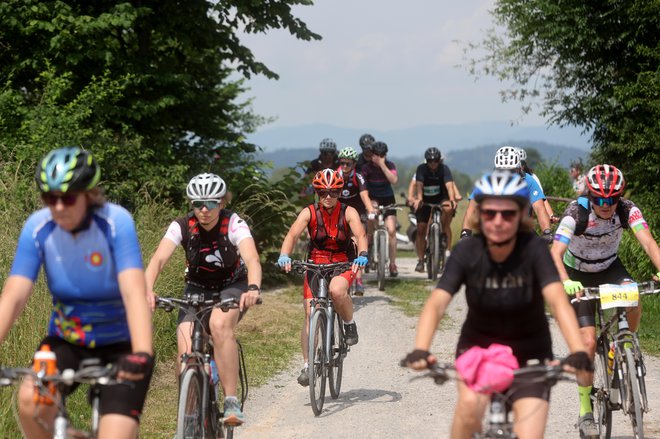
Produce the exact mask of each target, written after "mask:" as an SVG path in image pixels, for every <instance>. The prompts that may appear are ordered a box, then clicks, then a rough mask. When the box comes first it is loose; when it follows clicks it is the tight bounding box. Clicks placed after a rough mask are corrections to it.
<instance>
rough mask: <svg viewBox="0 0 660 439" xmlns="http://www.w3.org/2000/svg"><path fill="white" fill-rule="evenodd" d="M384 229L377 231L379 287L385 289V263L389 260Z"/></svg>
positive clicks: (381, 289)
mask: <svg viewBox="0 0 660 439" xmlns="http://www.w3.org/2000/svg"><path fill="white" fill-rule="evenodd" d="M385 233H386V232H385V231H384V230H378V231H377V232H376V238H375V239H376V252H377V253H378V267H377V276H378V289H379V290H380V291H385V263H386V262H387V241H386V237H385Z"/></svg>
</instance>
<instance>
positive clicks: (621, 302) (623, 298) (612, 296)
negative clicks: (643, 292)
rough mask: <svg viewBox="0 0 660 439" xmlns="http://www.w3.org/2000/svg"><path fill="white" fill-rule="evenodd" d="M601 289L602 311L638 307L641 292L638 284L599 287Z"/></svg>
mask: <svg viewBox="0 0 660 439" xmlns="http://www.w3.org/2000/svg"><path fill="white" fill-rule="evenodd" d="M599 288H600V307H601V308H602V309H611V308H619V307H628V306H637V304H638V303H639V290H638V288H637V284H636V283H631V284H624V285H616V284H603V285H599Z"/></svg>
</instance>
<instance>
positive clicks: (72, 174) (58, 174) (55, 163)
mask: <svg viewBox="0 0 660 439" xmlns="http://www.w3.org/2000/svg"><path fill="white" fill-rule="evenodd" d="M35 177H36V180H37V186H39V190H40V191H41V192H50V191H59V192H70V191H88V190H90V189H93V188H94V187H96V185H97V184H98V182H99V180H100V179H101V168H100V167H99V166H98V165H97V164H96V160H94V157H93V156H92V154H91V153H90V152H89V151H85V150H84V149H80V148H77V147H68V148H59V149H55V150H53V151H51V152H49V153H48V154H46V156H45V157H44V158H43V159H41V161H40V162H39V163H38V164H37V172H36V176H35Z"/></svg>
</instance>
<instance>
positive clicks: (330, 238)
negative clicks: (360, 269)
mask: <svg viewBox="0 0 660 439" xmlns="http://www.w3.org/2000/svg"><path fill="white" fill-rule="evenodd" d="M346 207H347V206H346V204H343V203H341V202H337V205H336V206H335V208H334V209H332V212H328V211H327V210H326V209H325V208H324V207H322V206H321V205H319V204H318V203H314V204H310V205H309V206H307V209H309V213H310V220H309V224H308V225H307V231H308V232H309V258H310V259H311V260H312V261H313V262H315V263H317V264H327V263H331V262H345V261H349V260H352V259H354V258H355V253H356V251H355V245H354V244H353V240H352V239H351V231H350V227H349V225H348V222H347V221H346Z"/></svg>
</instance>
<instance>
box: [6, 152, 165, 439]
mask: <svg viewBox="0 0 660 439" xmlns="http://www.w3.org/2000/svg"><path fill="white" fill-rule="evenodd" d="M100 178H101V171H100V168H99V166H98V165H97V163H96V161H95V160H94V158H93V157H92V154H90V153H89V152H88V151H84V150H82V149H80V148H60V149H56V150H54V151H51V152H50V153H48V154H47V155H46V156H45V157H44V158H43V159H42V160H41V161H40V162H39V164H38V166H37V173H36V180H37V185H38V186H39V190H40V191H41V196H42V199H43V201H44V204H46V207H45V208H43V209H41V210H38V211H36V212H34V213H33V214H32V215H31V216H30V217H29V218H28V219H27V221H26V223H25V225H24V226H23V230H22V231H21V234H20V237H19V239H18V247H17V249H16V256H15V258H14V263H13V265H12V268H11V272H10V274H9V277H8V278H7V280H6V282H5V285H4V289H3V291H2V296H0V341H4V339H5V338H6V336H7V334H8V332H9V329H10V328H11V326H12V325H13V323H14V321H15V320H16V319H17V318H18V316H19V314H20V313H21V312H22V311H23V308H24V307H25V304H26V302H27V300H28V299H29V297H30V295H31V294H32V293H33V291H34V284H35V282H36V280H37V277H38V275H39V271H40V269H41V267H42V266H43V268H44V273H45V275H46V283H47V285H48V289H49V291H50V293H51V295H52V297H53V311H52V314H51V319H50V324H49V326H48V335H47V336H46V337H45V338H44V339H43V340H42V341H41V343H40V344H39V347H40V348H41V346H42V345H49V346H50V349H51V350H52V351H53V352H55V355H56V357H57V368H58V369H59V370H60V371H62V370H65V369H74V370H75V369H77V368H78V365H79V364H80V362H81V361H82V360H83V359H85V358H98V359H100V360H101V361H102V362H104V363H114V364H117V365H118V369H119V374H118V377H119V378H120V379H128V380H132V381H134V383H133V385H132V386H127V385H122V384H119V385H113V386H109V387H106V388H104V389H103V391H102V392H101V401H100V413H101V420H100V425H99V437H116V438H134V437H137V434H138V427H139V417H140V414H141V412H142V407H143V404H144V398H145V396H146V393H147V389H148V387H149V381H150V379H151V372H152V368H153V356H152V355H153V350H152V330H151V315H150V312H149V307H148V304H147V300H146V284H145V280H144V272H143V269H142V256H141V252H140V246H139V244H138V238H137V233H136V231H135V225H134V223H133V219H132V218H131V215H130V214H129V213H128V212H127V211H126V210H125V209H124V208H122V207H121V206H118V205H116V204H113V203H109V202H106V201H105V199H104V197H103V193H102V191H101V189H100V188H98V187H97V184H98V182H99V180H100ZM74 389H75V387H72V388H69V389H68V390H67V391H66V394H68V393H70V392H71V391H73V390H74ZM33 395H34V386H33V384H32V379H31V378H27V379H26V380H25V381H24V382H23V384H22V385H21V387H20V390H19V397H18V401H19V403H18V406H19V420H20V423H21V426H22V428H23V432H24V434H25V435H26V437H28V438H45V437H50V435H52V423H53V420H54V417H55V413H56V405H47V404H40V403H36V402H35V400H34V398H33Z"/></svg>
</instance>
